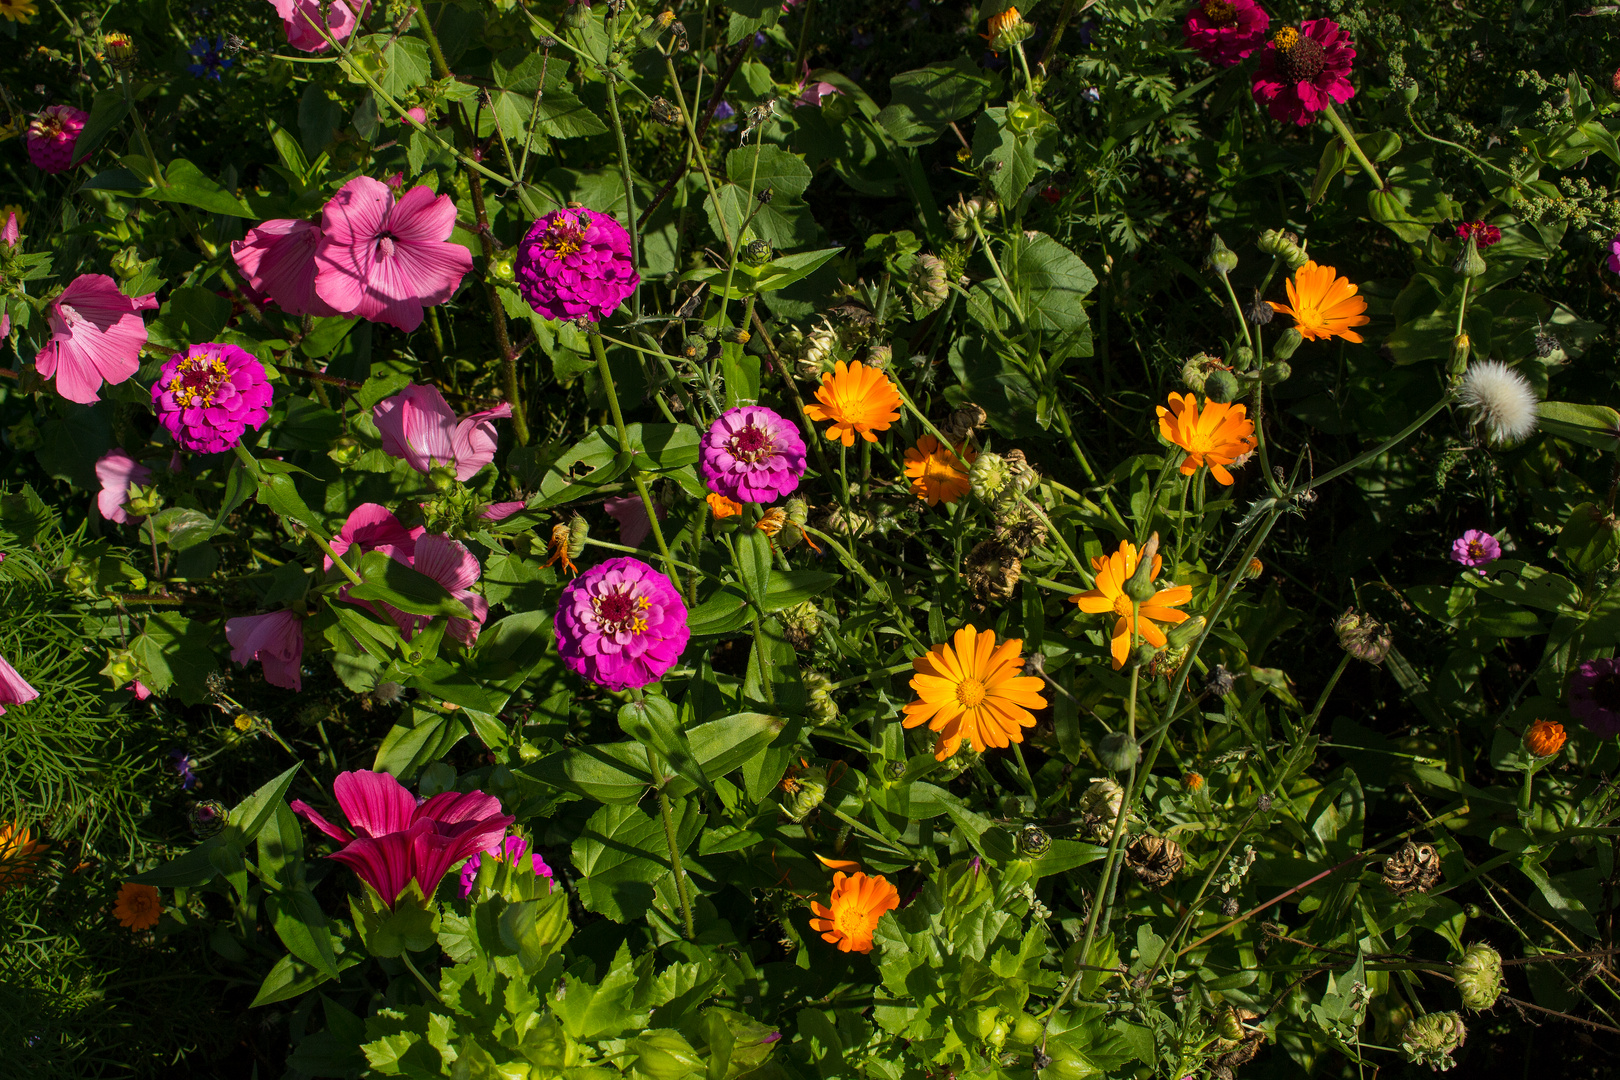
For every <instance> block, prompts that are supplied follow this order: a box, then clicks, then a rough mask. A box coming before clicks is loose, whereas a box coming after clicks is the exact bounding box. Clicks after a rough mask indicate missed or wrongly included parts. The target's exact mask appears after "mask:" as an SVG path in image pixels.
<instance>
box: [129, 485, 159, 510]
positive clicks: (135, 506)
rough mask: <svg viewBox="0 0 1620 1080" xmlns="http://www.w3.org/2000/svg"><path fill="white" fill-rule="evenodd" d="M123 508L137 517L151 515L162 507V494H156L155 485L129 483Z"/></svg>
mask: <svg viewBox="0 0 1620 1080" xmlns="http://www.w3.org/2000/svg"><path fill="white" fill-rule="evenodd" d="M124 509H125V510H127V511H129V512H130V513H131V514H134V515H135V516H137V517H151V516H152V515H153V514H155V513H157V512H158V511H159V510H161V509H163V496H162V495H160V494H158V490H157V488H155V487H152V486H149V485H148V486H143V485H141V484H131V485H129V498H128V500H126V501H125V503H124Z"/></svg>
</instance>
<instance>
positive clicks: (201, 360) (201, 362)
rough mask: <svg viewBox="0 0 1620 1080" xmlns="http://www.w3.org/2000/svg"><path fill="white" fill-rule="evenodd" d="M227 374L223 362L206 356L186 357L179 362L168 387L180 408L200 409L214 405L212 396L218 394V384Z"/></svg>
mask: <svg viewBox="0 0 1620 1080" xmlns="http://www.w3.org/2000/svg"><path fill="white" fill-rule="evenodd" d="M227 374H229V372H227V371H226V368H225V361H223V360H215V359H213V358H211V357H207V356H192V357H187V358H186V359H184V360H182V361H180V366H179V368H178V369H177V370H176V371H175V373H174V377H173V379H172V380H171V381H170V383H169V387H170V389H172V390H173V391H174V400H175V402H176V403H177V404H179V405H180V407H181V408H186V409H189V408H191V407H192V406H197V407H199V408H202V407H206V406H208V405H212V404H213V403H214V395H215V394H217V393H218V392H219V384H220V383H222V382H224V381H225V376H226V375H227Z"/></svg>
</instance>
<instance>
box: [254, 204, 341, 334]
mask: <svg viewBox="0 0 1620 1080" xmlns="http://www.w3.org/2000/svg"><path fill="white" fill-rule="evenodd" d="M320 242H321V227H320V226H319V225H317V224H315V223H314V222H313V221H298V220H296V219H293V218H275V219H273V220H271V221H265V222H261V223H260V224H259V225H257V226H255V227H254V228H252V229H249V230H248V234H247V235H246V236H244V237H243V238H242V239H240V240H237V241H235V242H234V243H232V244H231V258H233V259H235V260H236V265H237V267H238V268H240V269H241V271H242V275H243V276H244V277H246V278H247V284H248V286H249V288H250V289H251V290H252V291H253V292H256V293H260V294H262V295H264V296H268V297H269V298H270V299H272V300H274V301H275V302H276V306H277V307H279V308H281V310H282V311H285V312H286V313H287V314H289V315H318V316H328V315H340V314H342V312H340V311H338V310H337V308H335V307H333V306H332V305H331V304H328V303H327V302H326V301H325V300H322V299H321V298H320V297H319V296H317V295H316V294H315V249H316V248H317V247H318V246H320Z"/></svg>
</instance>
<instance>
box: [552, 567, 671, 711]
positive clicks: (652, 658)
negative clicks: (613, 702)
mask: <svg viewBox="0 0 1620 1080" xmlns="http://www.w3.org/2000/svg"><path fill="white" fill-rule="evenodd" d="M553 624H554V626H555V628H556V631H557V651H558V652H559V653H561V654H562V658H563V663H565V664H567V665H568V667H569V669H570V670H572V671H573V672H574V673H575V674H576V675H581V676H583V677H585V678H587V679H589V680H591V681H592V682H594V683H598V684H600V685H602V686H605V687H607V688H608V689H610V690H626V689H629V688H630V687H634V686H646V685H647V684H648V683H651V682H656V681H658V679H659V678H660V677H662V675H663V674H664V672H666V671H668V670H669V669H670V668H672V667H674V666H675V661H676V660H678V659H680V656H681V651H682V650H683V649H685V648H686V642H687V639H688V638H690V637H691V636H692V632H691V631H690V630H688V629H687V627H686V604H685V603H683V602H682V601H681V594H680V593H679V592H677V591H676V589H675V586H674V585H672V584H671V583H670V580H669V579H668V578H667V577H665V576H664V575H663V574H660V573H659V572H658V571H656V570H654V569H653V568H652V567H650V566H648V565H647V564H646V563H644V562H642V561H641V560H640V559H632V558H629V557H628V556H626V557H623V558H618V559H609V560H608V561H607V562H605V563H600V564H598V565H596V566H593V567H591V568H590V569H589V570H587V571H585V572H584V573H583V574H581V575H580V576H579V577H577V578H575V579H574V580H573V581H570V582H569V583H568V586H567V587H566V588H565V589H563V592H562V596H561V597H560V598H558V600H557V615H556V618H555V619H554V620H553Z"/></svg>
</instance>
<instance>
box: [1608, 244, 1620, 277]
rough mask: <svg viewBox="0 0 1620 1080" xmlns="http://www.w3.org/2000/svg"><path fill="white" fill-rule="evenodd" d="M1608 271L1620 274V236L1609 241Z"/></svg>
mask: <svg viewBox="0 0 1620 1080" xmlns="http://www.w3.org/2000/svg"><path fill="white" fill-rule="evenodd" d="M1609 269H1610V270H1613V271H1614V272H1615V273H1616V274H1620V236H1616V237H1615V238H1614V239H1613V240H1610V241H1609Z"/></svg>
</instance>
